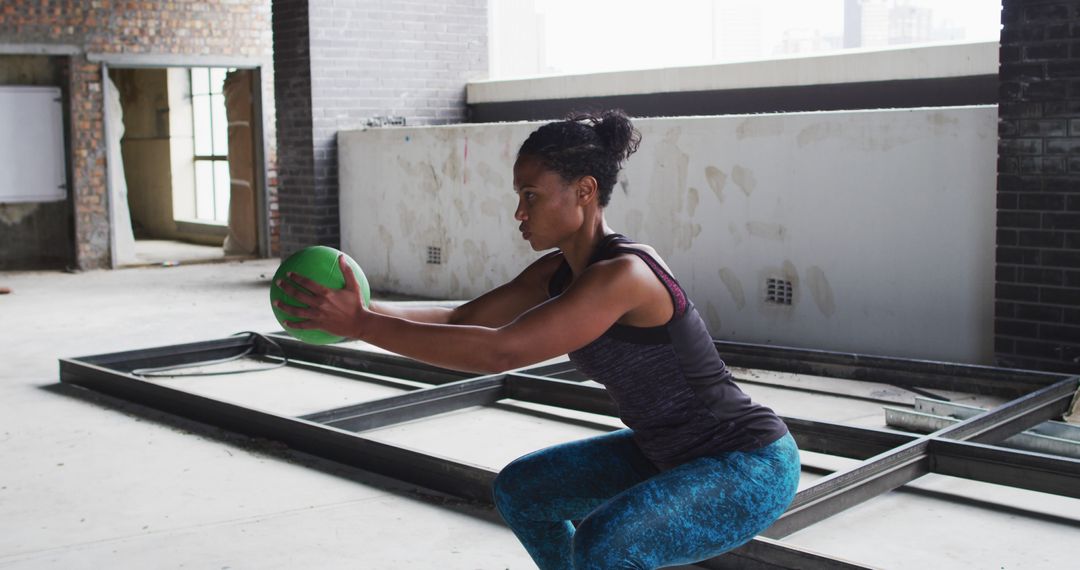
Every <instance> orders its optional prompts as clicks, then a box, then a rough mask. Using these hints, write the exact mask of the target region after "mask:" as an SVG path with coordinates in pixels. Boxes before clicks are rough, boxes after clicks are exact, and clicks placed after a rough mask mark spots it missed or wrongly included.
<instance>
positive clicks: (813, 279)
mask: <svg viewBox="0 0 1080 570" xmlns="http://www.w3.org/2000/svg"><path fill="white" fill-rule="evenodd" d="M806 286H807V288H809V289H810V296H811V297H813V298H814V303H815V304H816V305H817V308H818V310H819V311H821V314H822V315H825V317H826V318H828V317H831V316H833V313H835V312H836V302H835V301H833V291H832V287H831V286H830V285H829V280H828V279H827V278H826V277H825V272H824V271H823V270H822V269H821V268H820V267H818V266H816V265H811V266H810V267H808V268H807V269H806Z"/></svg>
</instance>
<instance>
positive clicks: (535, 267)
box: [514, 250, 565, 290]
mask: <svg viewBox="0 0 1080 570" xmlns="http://www.w3.org/2000/svg"><path fill="white" fill-rule="evenodd" d="M564 263H565V258H564V257H563V253H562V251H559V250H555V251H552V252H548V253H546V254H544V255H542V256H540V257H539V258H537V260H536V261H533V262H532V263H530V264H529V265H528V266H527V267H526V268H525V269H524V270H522V272H521V273H520V274H519V275H518V276H517V277H516V278H515V279H514V281H516V282H518V283H521V284H528V285H533V286H540V287H543V288H544V289H545V290H547V286H548V283H549V282H550V281H551V278H552V277H553V276H554V275H555V273H556V272H558V271H559V268H560V267H562V266H563V264H564Z"/></svg>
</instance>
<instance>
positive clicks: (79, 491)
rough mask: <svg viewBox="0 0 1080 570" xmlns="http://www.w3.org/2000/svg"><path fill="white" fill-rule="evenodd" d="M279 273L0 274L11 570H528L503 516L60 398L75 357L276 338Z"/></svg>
mask: <svg viewBox="0 0 1080 570" xmlns="http://www.w3.org/2000/svg"><path fill="white" fill-rule="evenodd" d="M276 267H277V261H276V260H259V261H249V262H242V263H238V262H229V263H218V264H205V265H190V266H184V265H181V266H178V267H154V268H136V269H122V270H117V271H94V272H87V273H81V274H65V273H45V272H31V273H0V286H6V287H10V288H11V289H12V293H11V294H9V295H3V296H0V323H2V324H3V326H2V327H0V354H2V363H3V364H2V366H0V457H2V458H3V459H2V462H3V469H0V568H65V569H74V568H95V569H96V568H103V567H110V568H213V569H220V568H232V569H239V568H260V569H261V568H353V569H355V568H372V569H375V568H380V569H381V568H448V569H455V568H460V569H476V568H485V569H487V568H498V569H504V568H530V567H532V563H531V561H530V560H529V558H528V556H527V555H526V553H525V551H524V550H522V549H521V548H520V547H519V546H518V544H517V541H516V539H515V538H514V536H513V535H512V534H511V533H510V531H509V530H508V529H506V528H505V527H503V526H502V525H501V523H499V522H498V518H497V515H496V514H495V513H493V512H492V511H491V510H489V509H486V508H482V507H477V506H474V505H470V504H465V503H462V502H460V501H456V500H454V499H448V498H446V497H440V496H435V495H434V494H432V493H430V492H428V491H424V490H418V489H416V488H413V487H410V486H407V485H402V484H400V483H397V482H395V481H392V480H388V479H385V478H381V477H378V476H375V475H370V474H364V473H360V472H357V471H356V470H352V469H344V468H340V467H338V466H337V465H336V464H331V463H328V462H326V461H322V460H319V459H316V458H312V457H309V456H306V455H303V454H299V453H295V452H291V451H289V450H285V449H282V448H280V447H279V446H276V445H274V444H272V443H269V442H261V441H252V440H250V439H247V438H243V437H239V436H234V435H232V434H230V433H227V432H223V431H221V430H217V429H215V428H209V427H206V426H203V425H201V424H195V423H193V422H189V421H186V420H181V419H177V418H174V417H171V416H166V415H164V414H160V413H158V412H155V411H153V410H149V409H146V408H143V407H141V406H138V405H134V404H130V403H127V402H123V401H119V400H115V399H112V398H108V397H105V396H100V395H97V394H94V393H91V392H88V391H85V390H82V389H79V388H76V387H71V386H67V385H59V384H58V372H57V359H58V358H61V357H68V356H80V355H89V354H99V353H104V352H114V351H119V350H127V349H134V348H140V347H150V346H159V345H165V344H173V343H180V342H188V341H195V340H204V339H209V338H220V337H223V336H228V335H230V334H233V333H235V332H239V331H245V330H255V331H271V330H277V329H278V326H277V323H276V321H275V320H274V318H273V316H272V315H271V312H270V309H269V306H268V295H267V290H268V286H269V278H270V276H271V275H272V274H273V272H274V270H275V269H276ZM250 376H252V377H255V376H257V375H250Z"/></svg>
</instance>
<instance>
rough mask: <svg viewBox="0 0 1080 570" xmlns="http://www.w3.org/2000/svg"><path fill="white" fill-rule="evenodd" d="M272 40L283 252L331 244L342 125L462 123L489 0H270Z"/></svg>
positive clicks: (476, 74)
mask: <svg viewBox="0 0 1080 570" xmlns="http://www.w3.org/2000/svg"><path fill="white" fill-rule="evenodd" d="M274 42H275V43H274V58H275V67H276V69H277V71H278V74H279V75H278V79H277V86H276V89H277V93H278V100H277V108H278V109H279V112H278V126H279V145H280V152H281V167H280V168H281V170H280V172H279V176H280V178H281V198H280V204H281V208H282V225H283V230H282V238H281V239H282V253H285V254H287V253H289V252H290V251H295V250H296V249H299V248H301V247H304V246H308V245H313V244H324V245H331V246H335V247H336V246H338V245H339V243H340V234H341V232H340V225H339V221H338V178H337V170H338V167H337V133H338V131H340V130H347V129H355V128H359V127H363V126H365V125H366V123H367V122H368V121H369V120H370V119H373V118H375V117H404V118H405V120H406V123H407V124H409V125H424V124H443V123H454V122H463V121H464V119H465V84H466V83H467V82H468V81H469V80H472V79H479V78H482V77H485V76H486V74H487V2H486V0H445V1H439V0H413V1H400V2H384V1H379V0H310V1H308V2H302V1H299V0H275V1H274ZM287 147H288V148H287ZM286 154H287V155H288V157H286Z"/></svg>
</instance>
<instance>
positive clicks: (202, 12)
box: [0, 0, 277, 269]
mask: <svg viewBox="0 0 1080 570" xmlns="http://www.w3.org/2000/svg"><path fill="white" fill-rule="evenodd" d="M0 38H2V40H0V42H2V43H3V44H6V45H16V44H46V45H49V44H56V45H64V46H75V47H77V48H78V49H80V50H81V51H82V53H81V54H79V55H75V56H71V58H70V62H69V69H70V76H69V84H68V86H67V87H68V90H67V91H68V94H69V97H70V101H69V104H70V109H71V117H70V118H69V119H70V132H69V133H68V137H69V138H68V140H69V141H70V148H71V157H70V164H71V169H72V173H71V180H72V193H73V196H74V200H73V204H74V208H75V212H74V218H75V242H76V245H75V255H76V259H75V264H76V265H77V266H78V267H79V268H82V269H93V268H99V267H107V266H108V265H109V263H110V259H109V226H108V214H107V205H106V182H105V137H104V133H105V128H104V123H103V117H104V112H103V107H102V106H103V101H104V99H103V92H102V85H101V66H100V65H99V64H97V63H92V62H89V61H88V60H87V58H86V54H87V53H101V54H120V53H124V54H161V55H169V56H175V55H186V56H191V57H192V60H193V61H197V56H200V55H203V56H214V57H220V56H233V57H245V58H265V59H266V65H265V66H264V68H263V69H264V72H265V74H264V78H263V85H264V95H263V97H264V101H266V105H264V114H266V115H267V117H266V118H267V126H268V132H266V133H265V135H266V136H267V138H268V143H269V144H268V145H267V146H268V148H269V153H268V156H267V162H268V164H269V166H270V168H271V169H274V162H273V161H274V160H275V159H276V151H275V150H274V148H275V137H274V133H273V104H272V102H273V100H274V99H273V84H274V82H273V76H272V73H269V72H270V70H271V66H270V54H271V37H270V0H211V1H195V0H171V1H168V2H134V1H131V2H126V1H119V0H51V1H49V0H35V1H30V0H5V2H4V4H3V6H2V8H0ZM274 182H276V178H275V176H271V177H270V180H269V181H268V183H270V184H269V185H270V194H271V197H270V201H271V211H274V206H273V202H274V200H276V188H275V187H274V186H273V185H272V184H273V183H274ZM271 223H272V227H271V228H270V230H271V236H272V237H273V236H274V235H276V233H277V228H276V227H274V226H273V224H274V223H275V222H274V221H273V220H272V222H271Z"/></svg>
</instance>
